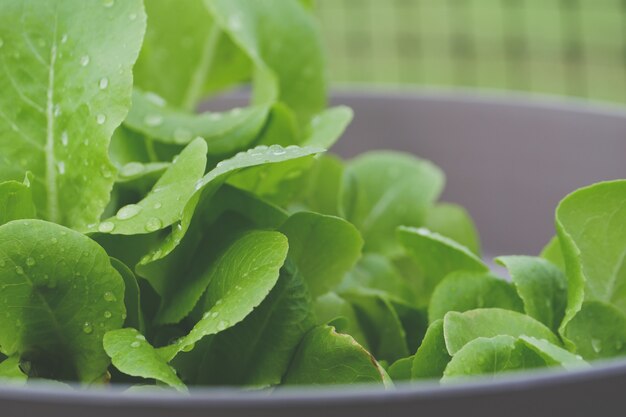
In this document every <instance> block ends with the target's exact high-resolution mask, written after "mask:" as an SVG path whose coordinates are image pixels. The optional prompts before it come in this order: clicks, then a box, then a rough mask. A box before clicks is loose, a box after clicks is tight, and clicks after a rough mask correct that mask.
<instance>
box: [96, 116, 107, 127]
mask: <svg viewBox="0 0 626 417" xmlns="http://www.w3.org/2000/svg"><path fill="white" fill-rule="evenodd" d="M106 121H107V117H106V116H105V115H104V114H99V115H98V116H96V122H98V124H99V125H102V124H104V122H106Z"/></svg>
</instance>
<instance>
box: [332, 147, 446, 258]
mask: <svg viewBox="0 0 626 417" xmlns="http://www.w3.org/2000/svg"><path fill="white" fill-rule="evenodd" d="M443 184H444V175H443V173H442V172H441V170H440V169H439V168H437V167H436V166H435V165H433V164H432V163H430V162H428V161H425V160H422V159H418V158H415V157H413V156H410V155H407V154H401V153H396V152H383V151H378V152H369V153H366V154H363V155H361V156H359V157H357V158H355V159H353V160H352V161H350V162H349V163H348V164H347V166H346V169H345V172H344V179H343V195H342V201H341V210H340V213H341V214H342V216H343V217H345V218H346V219H347V220H348V221H349V222H350V223H352V224H354V225H355V226H356V227H357V228H358V229H359V230H360V231H361V234H362V235H363V239H364V240H365V251H368V252H369V251H373V252H381V253H384V254H395V253H397V252H398V250H399V248H398V244H397V242H396V235H395V233H396V228H397V227H398V226H402V225H405V226H421V225H422V224H423V223H424V220H425V217H426V211H427V209H428V207H429V205H430V204H431V203H432V202H433V201H434V200H435V199H437V197H438V196H439V193H440V192H441V190H442V188H443Z"/></svg>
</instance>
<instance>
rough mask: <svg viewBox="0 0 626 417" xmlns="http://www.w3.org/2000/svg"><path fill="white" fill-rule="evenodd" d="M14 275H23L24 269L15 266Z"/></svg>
mask: <svg viewBox="0 0 626 417" xmlns="http://www.w3.org/2000/svg"><path fill="white" fill-rule="evenodd" d="M15 273H16V274H17V275H24V268H22V267H21V266H19V265H18V266H16V267H15Z"/></svg>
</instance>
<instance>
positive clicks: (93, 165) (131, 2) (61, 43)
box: [0, 0, 146, 229]
mask: <svg viewBox="0 0 626 417" xmlns="http://www.w3.org/2000/svg"><path fill="white" fill-rule="evenodd" d="M145 24H146V17H145V14H144V11H143V5H142V2H141V1H140V0H128V1H117V2H110V3H107V2H105V3H103V2H101V1H98V0H50V1H46V2H43V3H42V2H41V1H37V0H19V1H18V0H8V1H3V2H2V5H1V6H0V38H2V44H3V46H2V60H3V65H2V66H1V68H2V69H0V90H1V91H2V92H3V93H2V97H1V98H0V147H1V148H2V156H1V157H0V180H10V179H13V180H17V179H21V178H23V176H24V173H25V172H26V171H27V170H28V171H32V172H33V174H34V175H35V182H34V183H33V197H34V200H35V205H36V206H37V212H38V214H39V216H40V217H42V218H44V219H47V220H50V221H52V222H55V223H60V224H64V225H67V226H71V227H74V228H78V229H82V228H84V227H85V226H86V225H88V224H91V223H95V222H97V221H98V219H99V216H100V214H101V213H102V211H103V210H104V207H105V206H106V204H107V201H108V198H109V193H110V191H111V187H112V186H113V181H114V179H115V175H114V171H115V169H114V167H113V165H112V164H111V161H110V160H109V157H108V147H109V141H110V139H111V135H112V134H113V131H114V130H115V128H116V127H118V126H119V124H120V123H121V122H122V120H123V119H124V117H125V116H126V113H127V112H128V108H129V107H130V94H131V89H132V74H131V68H132V66H133V64H134V62H135V60H136V58H137V55H138V53H139V48H140V45H141V41H142V39H143V34H144V30H145ZM112 51H115V52H114V53H112Z"/></svg>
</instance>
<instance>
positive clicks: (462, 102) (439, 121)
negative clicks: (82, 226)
mask: <svg viewBox="0 0 626 417" xmlns="http://www.w3.org/2000/svg"><path fill="white" fill-rule="evenodd" d="M236 101H237V100H236V99H235V100H229V101H228V105H230V104H233V103H235V102H236ZM334 101H335V102H336V103H341V104H347V105H349V106H351V107H353V108H354V110H355V114H356V117H355V120H354V122H353V124H352V125H351V126H350V128H349V129H348V131H347V133H346V135H345V137H344V138H343V139H342V140H341V141H340V142H339V144H338V146H337V148H336V151H337V152H338V153H340V154H341V155H344V156H352V155H355V154H357V153H359V152H363V151H367V150H371V149H397V150H403V151H408V152H412V153H414V154H417V155H419V156H421V157H424V158H427V159H430V160H432V161H433V162H435V163H437V164H438V165H439V166H441V167H442V168H443V169H444V171H445V172H446V174H447V177H448V183H447V188H446V191H445V193H444V200H447V201H453V202H457V203H460V204H463V205H464V206H466V207H467V208H468V210H469V212H470V213H471V214H472V215H473V217H474V218H475V220H476V223H477V226H478V229H479V231H480V232H481V236H482V242H483V247H484V249H485V252H486V253H487V254H488V255H490V256H493V255H505V254H537V253H538V252H539V251H540V250H541V247H542V246H543V245H544V244H545V243H546V242H547V241H548V240H549V238H550V237H551V236H552V235H553V233H554V231H553V230H554V228H553V212H554V208H555V206H556V204H557V203H558V201H559V200H560V199H561V198H562V197H563V196H565V195H566V194H567V193H569V192H570V191H572V190H574V189H576V188H578V187H581V186H584V185H588V184H590V183H593V182H597V181H602V180H609V179H616V178H626V163H625V156H626V110H625V109H622V108H619V107H611V106H608V105H589V104H585V103H582V102H574V101H562V100H557V99H548V98H541V99H537V98H534V99H530V98H527V97H523V96H511V95H480V96H476V95H475V94H470V93H463V92H447V93H446V92H435V91H422V92H419V93H414V94H399V93H394V94H378V93H349V92H346V93H339V94H337V95H336V96H335V98H334ZM625 389H626V360H616V361H612V362H605V363H601V364H597V365H596V366H595V367H594V368H592V369H589V370H580V371H571V372H561V371H555V370H543V371H538V372H531V373H519V374H512V375H510V376H507V377H503V378H499V379H497V380H495V381H493V380H486V379H476V381H474V382H472V383H469V384H468V383H465V384H461V385H452V386H445V387H440V386H438V384H437V383H435V382H433V383H422V384H417V385H400V386H398V387H397V388H396V389H394V390H390V391H383V390H380V389H374V388H372V387H367V386H362V387H345V388H343V387H327V388H315V389H302V388H296V389H281V390H278V391H276V392H274V393H272V394H271V395H270V394H268V393H265V392H245V391H238V390H234V389H197V390H193V391H192V392H191V394H190V395H188V396H181V395H178V394H173V393H170V392H162V393H149V392H144V393H135V394H124V393H122V392H121V389H120V388H111V389H107V390H89V391H72V390H68V389H63V388H58V387H52V386H50V387H48V386H44V385H41V386H32V387H28V388H20V387H11V386H1V387H0V416H3V417H4V416H7V417H13V416H32V417H37V416H42V417H43V416H46V417H57V416H58V417H61V416H62V417H74V416H76V417H78V416H80V417H83V416H86V415H88V416H90V417H105V416H106V417H111V416H115V417H143V416H146V417H160V416H180V417H183V416H185V417H186V416H189V417H191V416H219V417H230V416H241V417H243V416H272V417H287V416H315V417H319V416H320V415H321V416H323V417H332V416H341V417H347V416H359V417H369V416H372V417H373V416H376V417H379V416H381V415H383V416H387V417H391V416H408V415H420V416H464V417H465V416H481V417H490V416H493V417H496V416H497V417H501V416H507V417H515V416H520V417H521V416H524V417H528V416H533V417H542V416H546V417H547V416H550V417H553V416H559V415H568V417H569V416H585V417H587V416H590V415H594V414H599V415H602V416H622V415H624V414H626V408H625V407H624V401H623V397H622V396H623V395H624V392H625Z"/></svg>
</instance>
